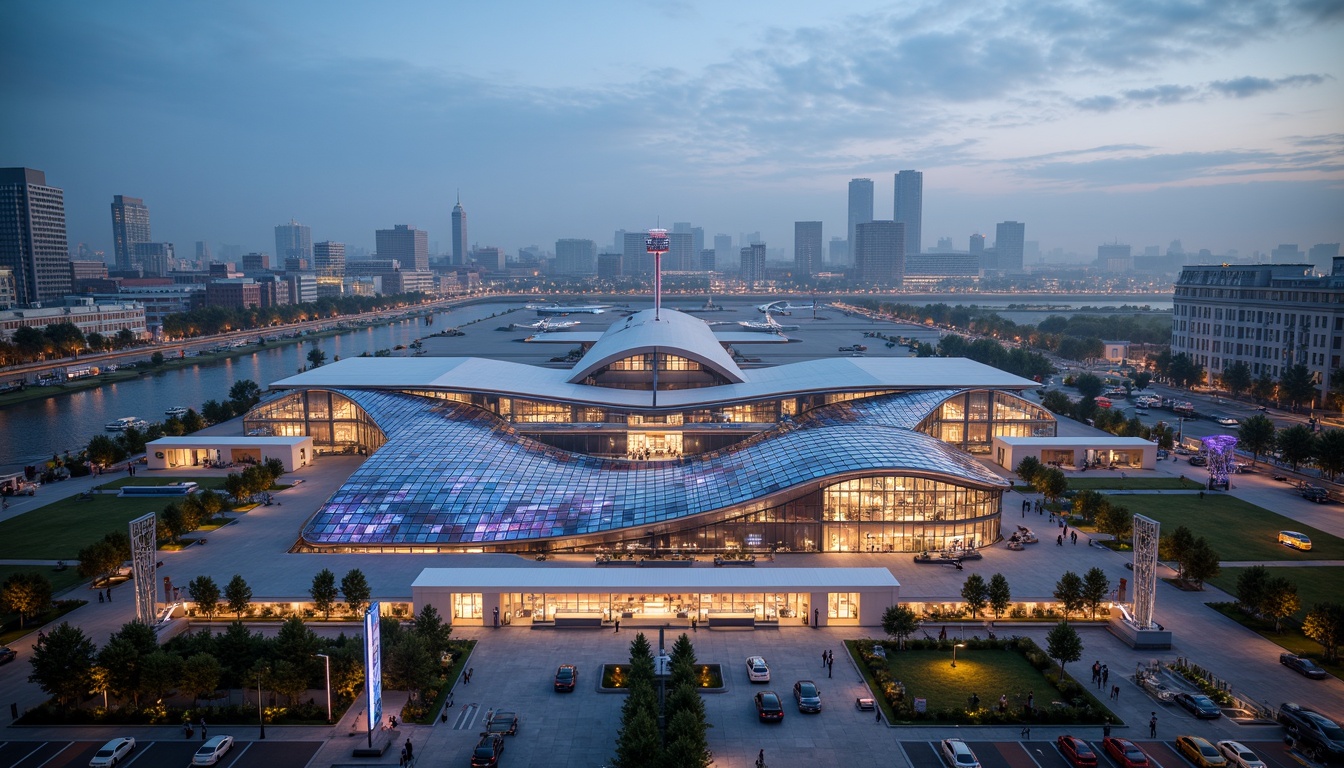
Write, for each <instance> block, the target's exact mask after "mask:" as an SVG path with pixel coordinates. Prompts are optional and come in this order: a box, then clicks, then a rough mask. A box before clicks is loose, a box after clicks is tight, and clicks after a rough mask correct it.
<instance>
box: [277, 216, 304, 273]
mask: <svg viewBox="0 0 1344 768" xmlns="http://www.w3.org/2000/svg"><path fill="white" fill-rule="evenodd" d="M285 259H302V260H303V261H305V262H307V263H308V264H312V263H313V231H312V229H310V228H309V227H308V226H307V225H304V224H300V223H299V222H297V221H295V220H293V219H290V220H289V223H288V224H281V225H280V226H278V227H276V228H275V260H276V261H278V262H280V263H281V264H284V263H285Z"/></svg>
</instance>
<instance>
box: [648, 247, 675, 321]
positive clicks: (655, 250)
mask: <svg viewBox="0 0 1344 768" xmlns="http://www.w3.org/2000/svg"><path fill="white" fill-rule="evenodd" d="M671 247H672V238H670V237H668V236H667V230H666V229H650V230H649V234H648V236H646V237H645V238H644V248H645V250H647V251H648V252H649V253H650V254H652V255H653V319H654V320H657V319H658V315H659V313H660V311H661V310H662V308H663V269H662V266H663V254H664V253H667V251H668V249H670V248H671Z"/></svg>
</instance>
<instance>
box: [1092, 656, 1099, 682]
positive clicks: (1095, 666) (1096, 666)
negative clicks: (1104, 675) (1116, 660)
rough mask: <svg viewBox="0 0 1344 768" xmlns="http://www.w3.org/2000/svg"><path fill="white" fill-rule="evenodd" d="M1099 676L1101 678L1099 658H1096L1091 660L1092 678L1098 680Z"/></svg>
mask: <svg viewBox="0 0 1344 768" xmlns="http://www.w3.org/2000/svg"><path fill="white" fill-rule="evenodd" d="M1100 678H1101V660H1100V659H1098V660H1096V661H1094V662H1092V679H1093V680H1098V679H1100Z"/></svg>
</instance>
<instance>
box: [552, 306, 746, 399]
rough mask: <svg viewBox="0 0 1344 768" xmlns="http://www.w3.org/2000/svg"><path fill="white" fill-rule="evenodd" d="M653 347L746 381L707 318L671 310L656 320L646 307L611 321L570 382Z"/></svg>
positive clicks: (725, 375) (575, 367) (728, 376)
mask: <svg viewBox="0 0 1344 768" xmlns="http://www.w3.org/2000/svg"><path fill="white" fill-rule="evenodd" d="M654 350H658V351H660V352H664V353H667V354H673V355H678V356H680V357H684V358H686V359H688V360H694V361H696V362H697V363H700V364H701V365H703V366H705V367H706V368H709V369H710V370H712V371H714V372H715V373H718V374H719V375H721V376H723V377H724V378H725V379H727V380H728V381H731V382H734V383H739V384H740V383H741V382H743V381H745V380H746V377H745V376H744V375H743V373H742V369H741V368H738V367H737V363H735V362H733V358H732V357H731V356H729V354H728V351H727V350H725V349H724V348H723V344H722V342H720V341H719V340H718V339H717V338H715V336H714V332H713V331H711V330H710V329H709V326H708V325H706V324H705V321H703V320H701V319H700V318H698V317H693V316H691V315H687V314H684V313H682V312H677V311H676V310H671V309H669V310H664V311H663V312H662V315H661V316H660V317H659V318H658V319H657V320H655V319H654V311H653V310H651V309H646V310H644V311H642V312H636V313H634V314H633V315H631V316H629V317H627V318H625V320H624V321H617V322H615V323H612V324H611V327H610V328H608V329H607V330H606V332H605V333H603V334H602V337H601V338H599V339H598V340H597V343H596V344H594V345H593V346H592V348H590V349H589V350H588V352H587V354H585V355H584V356H583V358H582V359H580V360H579V362H578V364H577V365H575V366H574V368H573V370H572V371H571V372H570V375H569V376H568V377H567V378H568V381H569V382H570V383H571V384H577V383H578V382H581V381H583V380H584V379H585V378H587V377H588V376H590V375H592V373H593V372H594V371H596V370H598V369H599V368H602V367H603V366H607V365H610V364H612V363H614V362H616V361H617V360H621V359H623V358H626V357H630V356H631V355H640V354H645V353H648V352H653V351H654Z"/></svg>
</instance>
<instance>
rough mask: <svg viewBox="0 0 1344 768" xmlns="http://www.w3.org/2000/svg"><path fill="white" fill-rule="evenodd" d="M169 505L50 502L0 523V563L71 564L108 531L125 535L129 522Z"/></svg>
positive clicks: (113, 500)
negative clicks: (69, 562) (80, 553)
mask: <svg viewBox="0 0 1344 768" xmlns="http://www.w3.org/2000/svg"><path fill="white" fill-rule="evenodd" d="M169 501H171V499H164V498H129V499H123V498H119V497H116V496H112V495H111V494H94V496H93V498H92V499H89V500H87V501H80V500H79V497H71V498H68V499H61V500H60V501H54V502H52V503H51V504H48V505H46V506H45V507H41V508H39V509H35V510H33V511H31V512H28V513H26V514H22V515H19V516H18V517H13V518H10V519H9V520H5V521H3V522H0V559H20V558H21V559H25V560H27V559H32V560H74V559H76V557H77V556H78V555H79V550H80V549H82V548H84V547H86V546H88V545H89V544H92V543H93V542H95V541H98V540H99V539H101V538H103V536H104V535H105V534H107V533H108V532H109V531H122V532H125V531H126V530H127V527H126V526H127V524H128V523H129V522H130V521H132V520H134V519H135V518H137V517H140V516H141V515H143V514H146V513H148V512H159V511H161V510H162V509H163V508H164V507H165V506H167V504H168V502H169Z"/></svg>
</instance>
